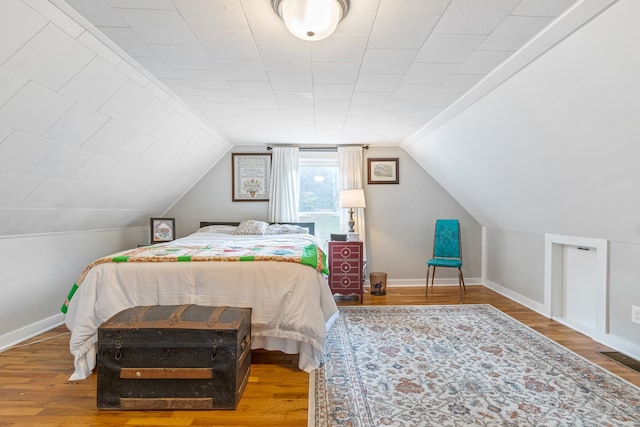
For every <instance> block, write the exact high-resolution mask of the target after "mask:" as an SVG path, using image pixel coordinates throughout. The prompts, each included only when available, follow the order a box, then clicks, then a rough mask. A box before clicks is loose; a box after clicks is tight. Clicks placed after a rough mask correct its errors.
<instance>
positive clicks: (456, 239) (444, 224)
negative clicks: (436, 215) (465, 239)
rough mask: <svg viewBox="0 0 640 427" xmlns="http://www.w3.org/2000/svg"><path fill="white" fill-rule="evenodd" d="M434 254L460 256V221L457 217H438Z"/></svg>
mask: <svg viewBox="0 0 640 427" xmlns="http://www.w3.org/2000/svg"><path fill="white" fill-rule="evenodd" d="M433 256H434V257H444V258H460V257H461V255H460V223H459V222H458V220H457V219H437V220H436V233H435V235H434V239H433Z"/></svg>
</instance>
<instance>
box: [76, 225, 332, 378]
mask: <svg viewBox="0 0 640 427" xmlns="http://www.w3.org/2000/svg"><path fill="white" fill-rule="evenodd" d="M295 236H297V235H291V236H286V237H287V238H288V237H293V238H295ZM237 237H238V238H240V239H250V238H254V239H255V238H256V236H251V237H249V236H237ZM260 237H261V239H262V240H264V239H267V240H268V239H274V240H276V239H282V238H283V236H282V235H278V236H260ZM307 237H308V238H309V237H311V236H307ZM229 238H230V236H229V235H221V234H210V233H196V234H193V235H191V236H188V237H186V238H183V239H178V240H176V241H175V243H176V244H178V245H194V244H202V243H204V242H207V243H210V242H211V241H212V240H221V241H227V240H228V239H229ZM155 304H162V305H172V304H201V305H211V306H233V307H251V308H252V309H253V310H252V321H251V325H252V326H251V328H252V330H251V348H254V349H255V348H264V349H267V350H279V351H282V352H285V353H289V354H296V353H299V355H300V357H299V367H300V369H303V370H305V371H307V372H310V371H311V370H313V369H315V368H316V367H318V365H319V364H320V363H321V361H322V359H323V355H324V343H325V339H326V333H327V331H328V329H329V328H330V327H331V324H332V323H333V321H334V320H335V318H336V317H337V315H338V310H337V307H336V304H335V301H334V299H333V296H332V294H331V291H330V290H329V287H328V285H327V283H326V280H325V277H324V276H323V275H322V274H321V273H319V272H318V271H317V270H315V269H314V268H312V267H309V266H305V265H301V264H296V263H291V262H277V261H242V262H158V263H142V262H135V263H106V264H99V265H96V266H94V267H93V268H92V269H91V270H90V271H89V272H88V273H87V275H86V276H85V278H84V280H83V282H82V284H81V285H80V286H79V288H78V289H77V291H76V292H75V294H74V296H73V298H72V299H71V301H70V303H69V307H68V311H67V315H66V320H65V322H66V325H67V327H68V328H69V330H70V331H71V340H70V344H69V345H70V350H71V353H72V354H73V356H74V365H75V372H74V373H73V375H72V376H71V378H70V380H79V379H84V378H86V377H88V376H89V375H90V374H91V372H92V370H93V369H94V368H95V362H96V347H97V338H98V335H97V334H98V327H99V326H100V325H101V324H102V323H103V322H104V321H106V320H108V319H109V318H110V317H111V316H113V315H114V314H116V313H118V312H120V311H122V310H124V309H126V308H131V307H135V306H141V305H155Z"/></svg>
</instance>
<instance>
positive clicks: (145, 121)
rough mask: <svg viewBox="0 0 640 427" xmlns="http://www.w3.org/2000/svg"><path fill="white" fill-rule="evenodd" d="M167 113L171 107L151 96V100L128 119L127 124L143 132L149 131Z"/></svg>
mask: <svg viewBox="0 0 640 427" xmlns="http://www.w3.org/2000/svg"><path fill="white" fill-rule="evenodd" d="M169 114H171V109H170V108H169V107H168V106H167V105H166V104H164V103H163V102H160V101H158V100H157V99H156V98H152V99H151V102H149V103H148V104H147V105H146V106H145V107H144V108H143V109H142V110H140V112H139V113H138V114H136V115H135V116H134V117H133V118H132V119H131V120H130V121H129V125H131V126H132V127H134V128H136V129H138V130H140V131H142V132H144V133H151V132H152V131H153V130H154V129H155V128H156V127H157V126H158V125H159V124H160V123H162V121H164V120H165V119H166V118H167V117H168V116H169Z"/></svg>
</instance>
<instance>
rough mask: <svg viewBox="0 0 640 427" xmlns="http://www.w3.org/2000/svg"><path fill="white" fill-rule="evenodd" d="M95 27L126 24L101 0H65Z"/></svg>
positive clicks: (123, 25)
mask: <svg viewBox="0 0 640 427" xmlns="http://www.w3.org/2000/svg"><path fill="white" fill-rule="evenodd" d="M65 1H66V2H67V3H69V5H70V6H71V7H73V8H74V9H75V10H76V11H78V13H80V14H81V15H82V16H84V17H85V18H87V19H88V20H89V21H90V22H91V23H92V24H93V25H95V26H96V27H126V26H127V25H126V24H125V23H124V22H123V21H122V19H120V18H119V17H118V15H116V13H115V12H114V11H113V10H112V9H111V8H110V7H109V6H107V5H106V4H105V3H104V2H103V1H102V0H65Z"/></svg>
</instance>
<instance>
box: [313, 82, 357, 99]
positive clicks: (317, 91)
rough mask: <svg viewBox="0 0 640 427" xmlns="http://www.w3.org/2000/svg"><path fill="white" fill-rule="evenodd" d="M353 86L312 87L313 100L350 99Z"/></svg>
mask: <svg viewBox="0 0 640 427" xmlns="http://www.w3.org/2000/svg"><path fill="white" fill-rule="evenodd" d="M354 89H355V85H314V86H313V97H314V99H351V95H352V93H353V91H354Z"/></svg>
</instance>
